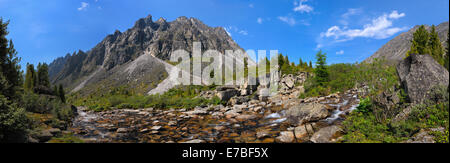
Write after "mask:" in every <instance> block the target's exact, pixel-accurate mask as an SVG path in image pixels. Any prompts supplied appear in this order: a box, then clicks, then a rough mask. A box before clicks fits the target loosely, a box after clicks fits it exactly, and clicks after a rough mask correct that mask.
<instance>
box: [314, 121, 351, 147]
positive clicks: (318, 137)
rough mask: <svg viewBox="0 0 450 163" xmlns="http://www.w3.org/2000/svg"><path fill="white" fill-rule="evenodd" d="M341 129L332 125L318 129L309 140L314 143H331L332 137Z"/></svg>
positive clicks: (337, 134)
mask: <svg viewBox="0 0 450 163" xmlns="http://www.w3.org/2000/svg"><path fill="white" fill-rule="evenodd" d="M342 131H343V130H342V129H341V128H340V127H338V126H336V125H334V126H329V127H325V128H322V129H320V130H319V131H317V132H316V133H314V135H313V136H312V137H311V139H310V140H311V141H312V142H314V143H332V139H333V138H336V137H338V136H339V134H340V133H341V132H342Z"/></svg>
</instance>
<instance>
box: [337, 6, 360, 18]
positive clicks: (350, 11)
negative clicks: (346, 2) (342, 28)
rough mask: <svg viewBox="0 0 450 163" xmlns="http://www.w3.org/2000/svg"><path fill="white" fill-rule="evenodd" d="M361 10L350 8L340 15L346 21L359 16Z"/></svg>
mask: <svg viewBox="0 0 450 163" xmlns="http://www.w3.org/2000/svg"><path fill="white" fill-rule="evenodd" d="M362 12H363V10H362V9H361V8H350V9H348V10H347V12H346V13H344V14H342V18H345V19H348V18H349V17H350V16H353V15H358V14H361V13H362Z"/></svg>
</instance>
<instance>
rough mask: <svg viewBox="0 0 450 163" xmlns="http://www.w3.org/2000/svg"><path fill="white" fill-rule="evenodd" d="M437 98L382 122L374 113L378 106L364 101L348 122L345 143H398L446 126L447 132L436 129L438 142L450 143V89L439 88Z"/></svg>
mask: <svg viewBox="0 0 450 163" xmlns="http://www.w3.org/2000/svg"><path fill="white" fill-rule="evenodd" d="M432 94H433V97H432V98H431V99H434V100H429V101H428V102H426V103H425V104H422V105H417V106H414V107H413V108H412V111H411V113H410V115H409V116H408V117H407V118H406V119H404V120H400V121H393V120H391V119H386V120H384V121H381V122H380V121H379V120H378V119H377V118H376V117H375V115H376V114H374V111H375V110H376V109H377V108H376V107H375V106H374V105H371V104H370V99H369V98H368V99H365V100H363V101H362V102H361V104H360V105H359V107H358V110H357V111H356V112H353V113H352V114H351V115H350V116H349V117H348V118H347V119H346V120H345V121H344V122H343V126H344V130H345V132H346V133H347V134H346V135H344V137H343V138H344V140H343V142H346V143H396V142H403V141H406V140H408V139H410V138H411V137H413V136H414V135H415V134H417V133H418V132H420V131H421V130H424V131H431V129H433V128H439V127H443V128H444V132H443V133H442V132H440V131H432V132H430V133H431V134H432V135H433V136H435V141H436V142H438V143H448V136H449V135H448V127H449V102H448V99H449V98H448V97H449V95H448V90H447V88H445V87H436V89H433V91H432Z"/></svg>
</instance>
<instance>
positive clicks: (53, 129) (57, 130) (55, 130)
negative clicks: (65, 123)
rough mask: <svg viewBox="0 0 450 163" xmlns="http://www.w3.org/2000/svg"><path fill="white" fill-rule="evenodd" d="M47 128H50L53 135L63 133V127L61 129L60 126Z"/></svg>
mask: <svg viewBox="0 0 450 163" xmlns="http://www.w3.org/2000/svg"><path fill="white" fill-rule="evenodd" d="M47 130H48V132H50V133H51V134H52V135H58V134H60V133H61V129H59V128H50V129H47Z"/></svg>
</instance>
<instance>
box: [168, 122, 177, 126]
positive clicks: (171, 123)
mask: <svg viewBox="0 0 450 163" xmlns="http://www.w3.org/2000/svg"><path fill="white" fill-rule="evenodd" d="M167 125H169V126H176V125H177V121H170V122H169V123H167Z"/></svg>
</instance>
